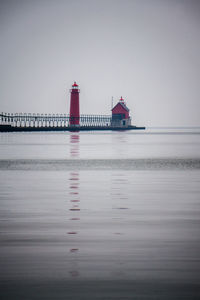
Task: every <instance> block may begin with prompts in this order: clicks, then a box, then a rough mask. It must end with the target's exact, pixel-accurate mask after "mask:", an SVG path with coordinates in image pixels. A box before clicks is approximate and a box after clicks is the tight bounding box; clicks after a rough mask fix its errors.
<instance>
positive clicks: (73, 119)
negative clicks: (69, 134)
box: [69, 82, 80, 127]
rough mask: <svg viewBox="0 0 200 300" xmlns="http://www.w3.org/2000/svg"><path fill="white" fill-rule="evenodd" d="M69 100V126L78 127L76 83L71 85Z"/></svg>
mask: <svg viewBox="0 0 200 300" xmlns="http://www.w3.org/2000/svg"><path fill="white" fill-rule="evenodd" d="M70 92H71V99H70V119H69V125H70V126H73V127H74V126H79V120H80V114H79V93H80V90H79V87H78V84H77V83H76V82H74V84H73V85H72V88H71V90H70Z"/></svg>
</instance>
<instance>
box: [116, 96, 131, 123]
mask: <svg viewBox="0 0 200 300" xmlns="http://www.w3.org/2000/svg"><path fill="white" fill-rule="evenodd" d="M129 125H131V120H130V117H129V109H128V107H127V106H126V104H125V102H124V99H123V98H122V97H121V98H120V100H119V102H118V103H117V104H116V105H115V106H114V107H113V108H112V126H113V127H128V126H129Z"/></svg>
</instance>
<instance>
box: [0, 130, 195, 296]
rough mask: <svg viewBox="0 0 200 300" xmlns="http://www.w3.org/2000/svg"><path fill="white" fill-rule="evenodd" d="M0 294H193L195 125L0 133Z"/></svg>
mask: <svg viewBox="0 0 200 300" xmlns="http://www.w3.org/2000/svg"><path fill="white" fill-rule="evenodd" d="M0 184H1V189H0V225H1V227H0V235H1V248H0V258H1V262H0V267H1V272H0V282H1V295H2V297H1V299H6V300H7V299H20V300H21V299H70V300H71V299H72V300H76V299H77V300H79V299H81V300H82V299H113V300H114V299H123V300H124V299H188V300H190V299H199V298H200V282H199V278H200V128H149V129H147V130H146V131H126V132H123V131H121V132H120V131H119V132H109V131H106V132H101V131H100V132H77V133H74V132H73V133H70V132H60V133H58V132H49V133H47V132H42V133H38V132H35V133H28V132H27V133H1V134H0Z"/></svg>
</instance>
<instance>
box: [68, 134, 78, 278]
mask: <svg viewBox="0 0 200 300" xmlns="http://www.w3.org/2000/svg"><path fill="white" fill-rule="evenodd" d="M69 144H70V158H71V159H76V158H79V134H78V133H77V134H70V136H69ZM68 182H69V191H68V193H69V199H70V201H69V220H68V221H69V227H68V232H67V234H68V236H69V244H70V247H69V259H70V269H69V270H68V273H69V276H70V277H72V278H75V277H79V275H80V274H79V265H78V254H79V248H78V247H77V244H78V235H79V227H80V224H79V222H80V193H79V171H78V170H73V171H71V172H70V173H69V180H68Z"/></svg>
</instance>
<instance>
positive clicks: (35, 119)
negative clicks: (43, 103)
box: [0, 113, 112, 127]
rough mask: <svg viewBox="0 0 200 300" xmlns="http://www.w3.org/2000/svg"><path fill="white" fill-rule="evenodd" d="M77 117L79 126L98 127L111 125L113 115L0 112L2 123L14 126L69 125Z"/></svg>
mask: <svg viewBox="0 0 200 300" xmlns="http://www.w3.org/2000/svg"><path fill="white" fill-rule="evenodd" d="M75 119H79V126H94V127H98V126H111V119H112V117H111V116H106V115H80V117H79V118H76V117H71V118H70V116H69V115H67V114H34V113H33V114H31V113H15V114H12V113H1V114H0V124H1V125H10V126H12V127H69V126H70V125H69V124H70V123H73V122H72V121H73V120H75ZM71 126H72V125H71ZM76 126H77V125H76Z"/></svg>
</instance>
